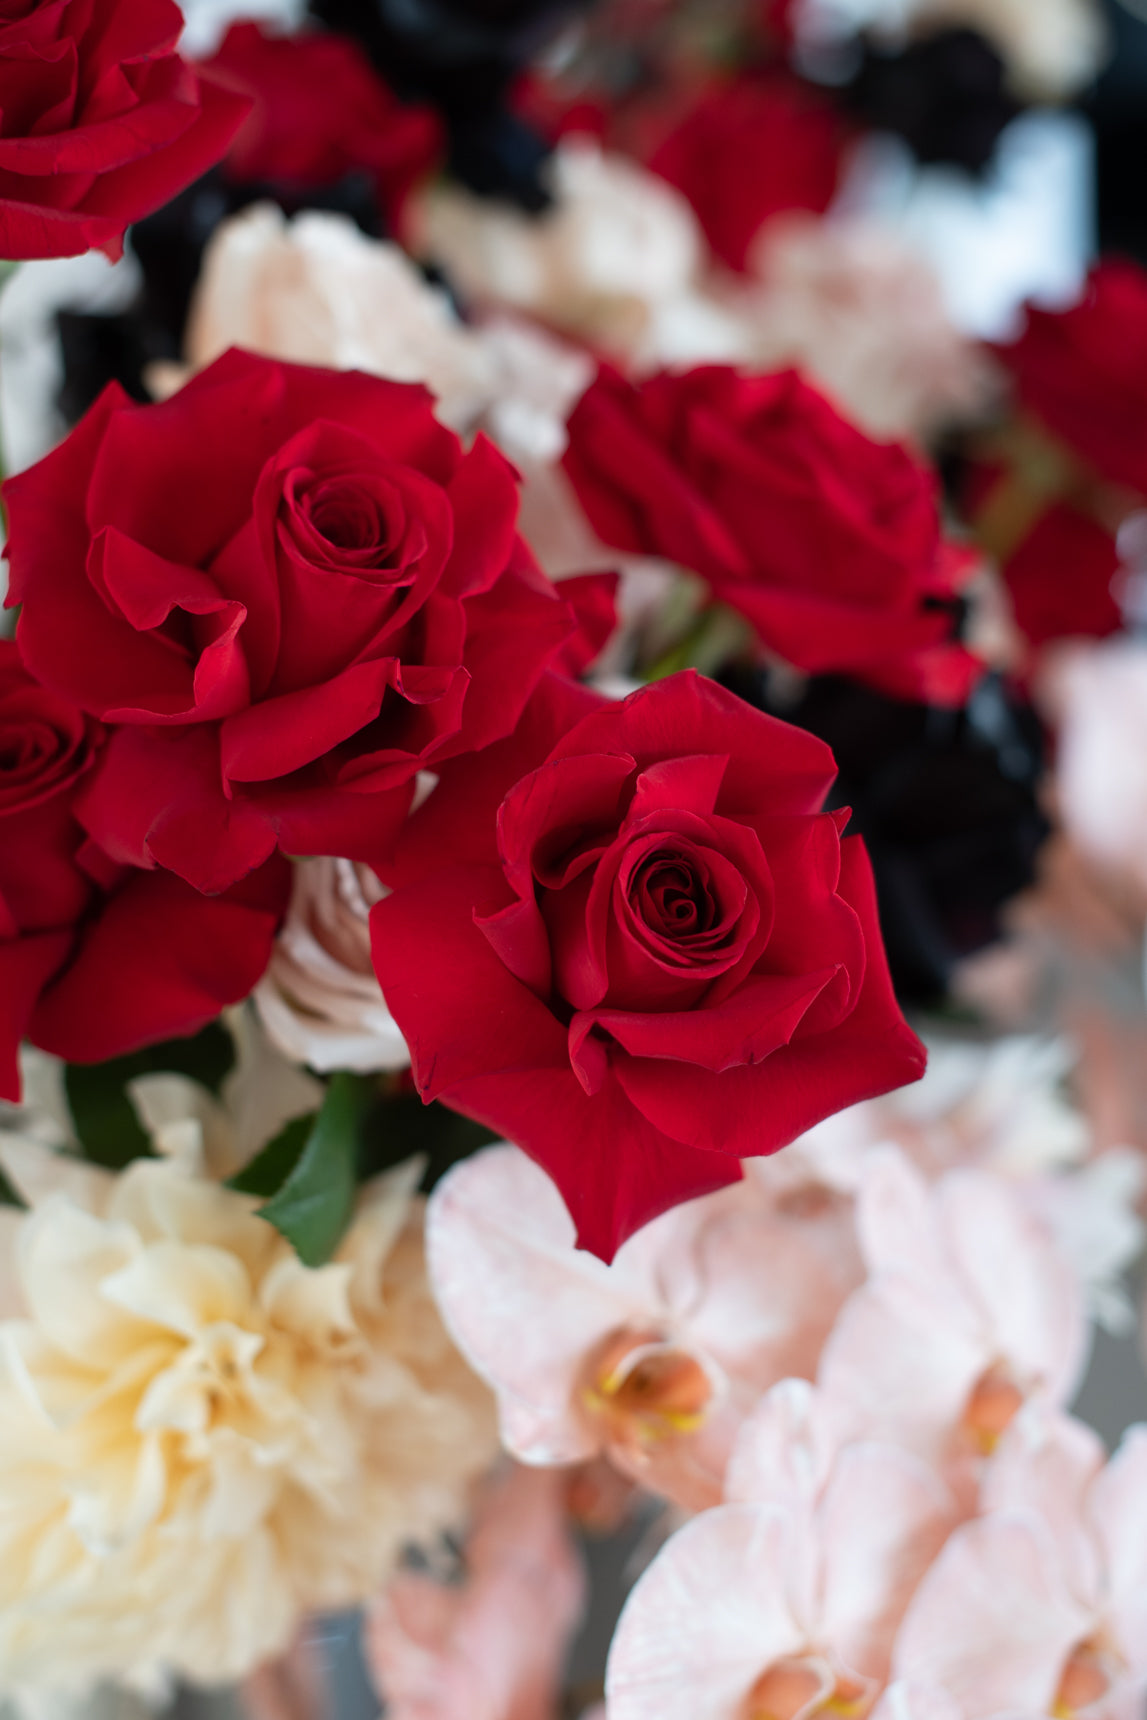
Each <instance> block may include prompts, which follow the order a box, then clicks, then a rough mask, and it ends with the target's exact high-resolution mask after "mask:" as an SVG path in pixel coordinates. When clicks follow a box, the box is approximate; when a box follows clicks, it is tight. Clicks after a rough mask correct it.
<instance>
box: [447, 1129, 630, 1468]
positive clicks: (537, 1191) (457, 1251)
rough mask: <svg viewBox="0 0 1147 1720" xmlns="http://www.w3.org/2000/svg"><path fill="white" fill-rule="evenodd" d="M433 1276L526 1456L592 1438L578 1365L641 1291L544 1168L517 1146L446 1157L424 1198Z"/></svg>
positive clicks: (566, 1449)
mask: <svg viewBox="0 0 1147 1720" xmlns="http://www.w3.org/2000/svg"><path fill="white" fill-rule="evenodd" d="M426 1245H427V1257H428V1261H429V1266H430V1276H431V1280H432V1282H433V1285H434V1293H435V1296H436V1298H437V1301H438V1306H439V1308H440V1309H441V1311H442V1315H443V1318H444V1319H445V1321H446V1324H447V1326H448V1327H449V1329H450V1332H451V1335H452V1336H453V1338H454V1341H455V1343H456V1344H457V1345H458V1347H459V1349H460V1350H461V1351H462V1353H463V1355H464V1356H465V1357H466V1359H467V1360H468V1361H469V1363H470V1365H471V1366H472V1367H473V1368H474V1369H475V1371H476V1372H477V1373H478V1374H480V1375H481V1377H482V1378H483V1379H484V1380H486V1381H487V1382H488V1383H489V1385H490V1386H491V1387H492V1388H493V1389H494V1391H495V1392H496V1393H497V1395H498V1401H499V1409H500V1412H501V1413H502V1417H503V1436H504V1438H505V1441H506V1444H507V1446H508V1447H509V1449H510V1450H511V1451H513V1452H514V1454H515V1455H516V1456H518V1457H520V1458H522V1459H523V1460H524V1461H526V1462H534V1463H571V1462H575V1461H578V1460H579V1459H582V1458H586V1457H591V1456H593V1454H594V1453H595V1451H597V1450H598V1449H599V1447H600V1440H599V1439H598V1438H597V1436H596V1435H595V1433H594V1431H593V1429H592V1427H591V1426H590V1425H589V1424H588V1422H586V1421H585V1420H584V1419H583V1418H582V1417H581V1416H580V1415H579V1414H578V1412H577V1408H576V1404H575V1393H576V1388H577V1383H578V1377H579V1374H580V1372H581V1368H582V1364H583V1363H584V1361H585V1359H586V1358H587V1357H588V1356H589V1355H590V1354H591V1353H592V1351H593V1350H594V1348H595V1346H596V1345H597V1344H599V1343H600V1342H601V1340H602V1339H603V1338H604V1337H606V1336H607V1334H608V1333H610V1332H611V1331H614V1330H616V1329H617V1328H618V1327H621V1326H624V1325H626V1324H627V1322H628V1321H629V1320H630V1319H631V1318H635V1317H636V1318H638V1319H639V1318H640V1315H641V1314H642V1313H643V1312H645V1310H644V1309H643V1306H642V1299H641V1297H640V1296H638V1295H636V1294H635V1293H634V1292H633V1290H632V1289H631V1288H630V1287H629V1286H627V1285H626V1284H625V1282H624V1279H623V1278H622V1276H621V1275H620V1274H618V1273H617V1272H616V1271H612V1272H611V1269H610V1268H609V1267H607V1266H605V1265H604V1264H603V1263H602V1262H601V1261H600V1260H597V1259H595V1258H594V1256H593V1255H591V1254H587V1253H585V1252H584V1251H581V1250H578V1249H576V1248H575V1247H574V1228H573V1224H572V1222H571V1220H570V1217H569V1214H568V1213H567V1211H566V1208H565V1205H564V1203H563V1201H562V1198H561V1196H560V1195H559V1194H558V1192H557V1190H556V1188H555V1187H554V1185H553V1183H552V1182H551V1181H550V1179H549V1177H547V1176H546V1174H545V1172H544V1171H542V1170H539V1169H538V1167H537V1166H536V1165H535V1164H533V1163H532V1161H531V1160H530V1159H528V1158H527V1157H526V1155H525V1154H524V1153H523V1152H520V1151H519V1149H518V1148H517V1147H512V1146H497V1147H490V1148H488V1149H487V1150H485V1151H484V1152H481V1153H476V1154H475V1155H474V1156H473V1157H472V1158H469V1159H466V1160H464V1161H463V1163H462V1164H460V1165H457V1166H455V1168H454V1169H453V1170H452V1171H451V1172H450V1174H449V1175H448V1176H446V1177H444V1178H443V1180H442V1181H441V1182H440V1183H439V1184H438V1187H437V1188H436V1189H435V1190H434V1193H433V1195H432V1196H431V1198H430V1202H429V1207H428V1210H427V1217H426Z"/></svg>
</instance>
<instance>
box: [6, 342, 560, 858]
mask: <svg viewBox="0 0 1147 1720" xmlns="http://www.w3.org/2000/svg"><path fill="white" fill-rule="evenodd" d="M4 493H5V499H6V501H7V503H8V508H9V522H10V527H11V541H10V544H9V549H8V556H9V566H10V570H11V590H10V596H9V601H10V602H15V603H20V604H21V605H22V610H21V614H20V621H19V631H18V637H19V640H20V643H21V648H22V650H23V654H24V660H25V662H26V663H27V664H28V667H29V668H30V669H31V671H32V672H33V674H35V675H36V676H37V677H38V678H39V679H40V680H41V681H42V682H43V683H44V684H45V685H46V686H49V687H51V688H52V689H53V690H54V691H56V692H58V693H60V694H61V695H63V696H64V697H67V698H70V699H73V700H74V701H75V702H76V703H77V704H79V705H81V706H82V707H83V708H84V709H85V710H87V711H89V712H91V713H92V714H93V715H94V716H97V717H99V718H101V719H102V720H103V721H104V722H106V723H108V724H112V725H116V726H115V728H114V729H113V732H112V734H111V737H110V739H109V742H108V747H107V755H106V758H105V759H104V762H103V765H102V767H101V770H100V773H99V776H98V778H97V779H96V780H95V782H94V783H93V784H92V786H91V787H90V788H89V789H88V790H87V792H86V793H85V795H84V797H83V804H82V809H81V816H82V818H83V820H84V823H85V825H86V827H87V829H88V830H89V831H90V833H91V834H92V835H93V836H94V837H95V839H96V840H97V841H98V842H99V843H100V844H101V846H102V847H103V848H104V849H106V850H107V852H108V853H109V854H111V855H112V856H113V857H114V858H115V859H116V860H118V861H121V862H124V863H128V864H133V865H140V866H148V867H151V866H155V865H159V866H164V867H166V868H167V869H168V870H170V871H172V872H176V873H178V874H179V876H180V877H182V878H185V879H186V880H187V881H188V882H189V883H191V884H194V885H195V886H196V888H197V889H201V890H207V891H219V890H223V889H225V888H227V886H228V885H230V884H233V883H234V882H235V881H236V880H237V879H239V878H240V877H242V876H243V874H244V873H245V872H248V871H249V870H251V868H252V867H254V866H257V865H259V864H260V863H261V862H262V861H264V860H266V859H267V857H268V856H269V855H270V853H271V852H272V850H273V849H274V848H275V846H276V843H277V842H278V843H279V844H281V846H282V847H283V849H284V850H285V851H286V852H288V853H295V854H342V855H346V856H347V857H348V858H351V859H362V860H367V861H370V860H373V859H375V858H376V857H377V856H378V855H379V853H380V852H382V851H384V850H385V847H386V845H387V843H388V841H389V839H390V838H391V837H392V836H393V833H394V831H395V829H396V828H397V826H398V825H399V824H400V823H401V821H402V819H403V818H404V817H405V814H406V810H407V807H408V804H409V801H410V798H411V796H412V793H413V788H414V777H415V775H416V773H417V772H418V770H419V769H421V768H422V767H423V766H427V767H436V766H437V764H438V762H439V761H440V760H441V759H443V758H448V757H450V756H452V755H453V754H456V753H459V752H466V751H469V750H471V749H473V748H475V747H482V746H486V745H488V744H489V742H491V741H493V740H496V739H498V738H499V737H500V736H502V735H505V734H507V733H508V732H509V731H510V730H511V729H512V728H513V726H514V724H515V722H516V721H517V718H518V715H519V713H520V711H521V709H522V706H523V704H524V703H525V701H526V699H527V697H528V696H529V693H530V690H531V688H532V686H533V685H534V683H535V681H536V680H537V678H538V676H539V675H540V673H541V672H542V669H543V667H544V665H545V663H546V661H547V659H548V658H549V657H550V656H552V655H553V654H554V653H555V652H556V651H558V650H559V649H560V647H561V645H562V644H563V642H564V641H565V639H566V637H567V636H568V635H569V633H570V632H572V630H573V626H574V622H573V617H572V614H571V612H570V610H569V608H568V606H567V605H566V604H565V603H563V602H562V601H561V600H560V599H559V598H558V596H557V595H556V593H555V592H554V589H553V587H552V586H550V584H549V583H548V581H546V580H545V579H544V577H543V576H542V575H541V573H540V572H539V571H538V569H537V567H536V566H535V564H534V562H533V560H532V558H531V556H530V554H529V552H528V550H527V549H526V547H525V545H524V544H523V543H522V542H521V540H520V539H519V538H518V537H517V535H516V531H515V524H516V519H517V509H518V494H517V487H516V483H515V475H514V472H513V468H512V467H511V466H510V465H509V464H508V463H507V461H506V460H504V459H503V457H502V456H501V455H500V454H499V453H498V452H497V451H496V450H495V449H494V447H493V446H492V445H491V444H490V443H489V442H487V441H486V440H485V439H484V438H482V437H479V438H478V439H477V440H476V441H475V443H474V445H473V447H472V448H471V449H470V450H469V451H464V450H463V448H462V445H461V443H460V442H459V440H458V438H457V437H456V436H455V435H454V434H453V433H452V432H451V431H449V430H446V429H444V428H443V426H442V425H441V424H439V423H438V421H437V419H436V418H435V417H434V414H433V411H432V408H431V400H430V396H429V395H428V394H427V393H426V391H425V390H424V389H422V388H417V387H412V386H409V385H406V384H403V383H397V382H386V381H381V380H379V379H377V378H375V377H369V376H363V375H360V374H358V373H357V372H353V371H350V372H337V371H329V370H320V369H317V368H309V367H306V366H302V365H290V364H281V363H278V362H275V361H273V360H270V359H262V358H256V357H254V356H252V355H251V354H249V353H242V352H235V351H233V352H230V353H226V354H224V356H223V357H222V358H220V359H219V360H217V361H216V363H215V364H213V365H211V366H209V368H208V369H206V370H204V371H201V372H200V373H199V375H198V376H196V377H195V378H193V380H192V381H191V382H190V383H188V385H187V386H186V387H185V388H184V389H182V390H181V391H180V392H179V393H178V394H176V395H174V396H173V397H172V398H171V399H170V400H168V401H165V402H164V403H163V404H162V405H159V406H137V405H135V404H134V403H133V402H131V401H130V400H128V398H127V397H126V395H124V394H123V393H122V392H121V391H120V390H119V389H118V388H116V387H114V386H113V387H112V388H109V389H108V390H107V391H106V392H105V393H104V394H103V395H102V396H101V398H100V399H99V400H98V401H97V402H96V405H95V406H94V407H93V408H92V409H91V411H90V412H89V413H88V414H87V415H86V416H85V417H84V418H83V419H82V420H81V422H80V423H79V424H78V425H77V427H76V429H75V430H74V431H73V432H72V434H71V435H70V436H69V437H68V438H67V440H66V441H65V442H63V443H62V444H61V445H60V447H58V448H57V449H55V450H54V451H53V452H52V453H51V454H49V455H48V456H47V458H46V459H44V460H41V461H40V463H39V464H38V465H36V466H33V467H31V468H30V469H29V470H28V471H26V472H22V473H20V475H19V476H18V477H16V478H13V479H11V480H10V481H9V482H8V484H7V485H6V486H5V492H4Z"/></svg>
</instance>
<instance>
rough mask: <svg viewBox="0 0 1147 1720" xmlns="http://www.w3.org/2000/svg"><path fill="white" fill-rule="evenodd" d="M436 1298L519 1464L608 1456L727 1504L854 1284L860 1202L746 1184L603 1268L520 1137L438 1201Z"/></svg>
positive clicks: (650, 1230)
mask: <svg viewBox="0 0 1147 1720" xmlns="http://www.w3.org/2000/svg"><path fill="white" fill-rule="evenodd" d="M427 1244H428V1249H429V1259H430V1261H431V1271H432V1274H433V1281H434V1287H435V1294H436V1296H437V1298H438V1303H439V1306H440V1308H441V1309H442V1312H443V1316H444V1318H445V1320H446V1322H447V1325H448V1327H449V1328H450V1330H451V1332H452V1333H453V1335H454V1338H455V1341H456V1343H457V1344H458V1345H459V1346H460V1347H461V1349H462V1351H463V1354H464V1355H465V1356H466V1357H467V1359H468V1360H469V1362H470V1364H471V1366H472V1367H473V1368H474V1369H475V1370H476V1371H477V1372H478V1373H479V1374H480V1375H481V1377H482V1378H483V1379H485V1380H486V1381H487V1382H488V1383H489V1384H490V1385H491V1386H492V1388H493V1390H494V1392H495V1393H496V1395H497V1399H498V1409H499V1417H500V1423H501V1430H502V1440H503V1443H504V1445H505V1446H506V1448H507V1450H508V1451H510V1452H511V1453H512V1454H513V1455H514V1456H515V1457H517V1458H518V1459H519V1460H520V1461H521V1462H523V1463H532V1464H573V1463H581V1462H585V1461H586V1460H587V1459H589V1458H592V1457H594V1456H596V1455H597V1454H599V1453H601V1452H605V1453H606V1454H607V1455H608V1456H609V1457H610V1458H611V1459H612V1461H613V1462H614V1463H615V1464H616V1465H617V1466H618V1467H619V1468H620V1469H622V1470H623V1471H624V1472H625V1473H626V1474H629V1475H631V1476H633V1477H634V1478H635V1479H637V1480H639V1481H641V1482H642V1483H643V1484H644V1485H646V1486H649V1487H652V1488H654V1489H655V1490H656V1491H658V1492H661V1493H664V1494H666V1495H667V1496H668V1497H669V1498H671V1499H674V1500H675V1501H677V1502H678V1503H679V1504H682V1505H684V1506H685V1507H686V1508H688V1509H699V1508H700V1507H702V1506H705V1505H711V1504H715V1503H716V1502H717V1501H718V1500H719V1499H720V1497H721V1483H722V1478H723V1474H724V1468H725V1463H726V1461H727V1459H728V1454H729V1451H730V1449H731V1447H732V1442H733V1439H734V1437H735V1434H736V1431H737V1428H738V1427H739V1425H740V1422H741V1421H742V1419H743V1418H744V1416H745V1415H746V1414H747V1413H748V1411H749V1410H750V1409H751V1408H752V1407H753V1406H754V1405H755V1403H756V1402H757V1400H758V1398H759V1397H760V1394H761V1393H762V1392H763V1391H765V1390H766V1389H767V1388H768V1387H769V1386H770V1385H772V1384H773V1383H774V1382H775V1381H776V1380H778V1379H781V1378H783V1377H784V1376H786V1375H788V1374H797V1373H800V1374H804V1375H806V1376H808V1375H811V1374H812V1372H813V1371H814V1369H815V1367H816V1360H817V1356H818V1354H819V1351H820V1348H821V1345H822V1343H823V1342H824V1339H825V1337H826V1335H827V1333H828V1331H829V1330H830V1328H831V1326H832V1322H833V1319H834V1318H835V1316H836V1313H837V1310H838V1309H839V1307H840V1306H841V1304H842V1302H843V1301H844V1299H845V1297H846V1296H847V1295H848V1293H849V1291H850V1290H851V1289H853V1287H854V1286H855V1285H856V1284H857V1283H859V1281H860V1271H859V1263H858V1260H857V1257H856V1248H855V1242H854V1240H853V1231H852V1218H851V1210H850V1203H849V1202H847V1201H837V1200H833V1199H831V1198H827V1199H826V1200H824V1201H822V1202H819V1203H816V1205H815V1207H814V1209H813V1210H812V1211H811V1212H810V1213H808V1214H807V1215H804V1214H794V1213H791V1212H785V1211H782V1210H781V1209H780V1207H779V1206H778V1205H777V1204H776V1203H775V1202H773V1201H772V1200H770V1199H769V1198H768V1196H767V1195H766V1193H765V1192H764V1191H763V1190H762V1189H761V1188H760V1187H759V1186H758V1185H757V1184H755V1183H754V1182H752V1181H751V1180H747V1181H746V1182H744V1183H738V1184H735V1185H734V1186H733V1187H732V1188H729V1189H722V1190H720V1191H718V1193H716V1194H713V1195H707V1196H705V1197H703V1198H702V1199H700V1200H695V1201H690V1202H688V1203H687V1204H685V1205H683V1206H680V1207H677V1208H675V1209H674V1210H673V1211H672V1212H669V1213H666V1214H664V1215H663V1216H662V1217H661V1218H658V1219H656V1220H655V1221H654V1222H653V1223H652V1224H650V1225H647V1226H646V1227H645V1229H644V1230H642V1231H640V1232H639V1233H638V1234H637V1235H636V1236H634V1237H632V1238H631V1239H630V1241H629V1242H627V1243H626V1244H625V1245H624V1247H623V1248H621V1249H620V1250H619V1252H618V1254H617V1257H616V1259H615V1260H614V1262H613V1264H612V1265H610V1266H607V1265H605V1264H604V1263H603V1262H602V1261H600V1260H598V1259H596V1258H595V1257H594V1256H593V1255H590V1254H586V1253H584V1252H581V1251H579V1250H578V1249H577V1248H575V1246H574V1228H573V1225H572V1223H571V1221H570V1218H569V1215H568V1213H567V1212H566V1209H565V1206H564V1204H563V1202H562V1200H561V1197H560V1196H559V1194H558V1193H557V1191H556V1189H555V1188H554V1186H553V1184H552V1183H551V1181H550V1179H549V1178H548V1177H547V1176H546V1175H545V1173H544V1172H543V1171H541V1170H539V1169H538V1167H537V1166H536V1165H534V1164H533V1163H532V1162H531V1161H530V1160H529V1159H528V1158H527V1157H526V1156H525V1154H524V1153H522V1152H520V1151H519V1149H518V1148H517V1147H512V1146H495V1147H491V1148H488V1149H487V1150H486V1151H484V1152H481V1153H478V1154H476V1155H475V1156H474V1157H473V1158H470V1159H467V1160H466V1161H464V1162H463V1163H462V1164H460V1165H458V1166H456V1167H455V1168H454V1169H453V1170H452V1171H451V1172H450V1174H449V1175H448V1176H447V1177H446V1178H444V1179H443V1181H442V1182H441V1183H440V1184H439V1186H438V1188H437V1189H436V1190H435V1192H434V1194H433V1195H432V1197H431V1200H430V1206H429V1212H428V1219H427Z"/></svg>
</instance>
